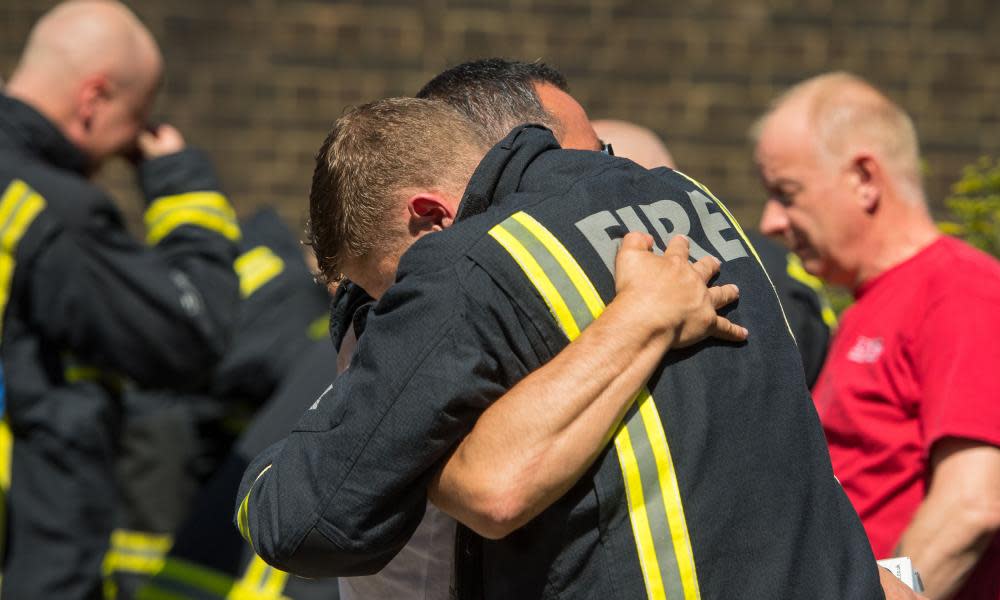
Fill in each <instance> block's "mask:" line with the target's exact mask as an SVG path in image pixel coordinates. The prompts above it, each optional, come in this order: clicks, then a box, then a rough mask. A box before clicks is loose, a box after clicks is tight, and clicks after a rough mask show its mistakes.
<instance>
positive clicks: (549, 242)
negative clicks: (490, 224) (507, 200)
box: [512, 212, 604, 319]
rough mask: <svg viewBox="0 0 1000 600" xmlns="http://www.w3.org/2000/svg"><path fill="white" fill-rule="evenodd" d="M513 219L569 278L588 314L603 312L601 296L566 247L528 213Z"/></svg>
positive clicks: (516, 215)
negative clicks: (535, 238) (528, 232)
mask: <svg viewBox="0 0 1000 600" xmlns="http://www.w3.org/2000/svg"><path fill="white" fill-rule="evenodd" d="M512 217H513V219H514V220H515V221H517V222H518V223H520V224H521V225H524V227H525V229H527V230H528V231H530V232H531V233H532V234H534V236H535V237H537V238H538V241H540V242H541V243H542V245H543V246H545V248H546V250H548V251H549V252H550V253H551V254H552V256H553V257H555V259H556V261H557V262H558V263H559V266H561V267H562V268H563V270H564V271H566V275H568V276H569V279H570V281H572V282H573V286H574V287H575V288H576V289H577V291H578V292H579V293H580V297H581V298H583V301H584V302H585V303H586V305H587V309H588V310H590V314H591V315H593V316H594V318H595V319H596V318H597V315H599V314H601V313H602V312H603V311H604V301H603V300H601V295H600V294H598V293H597V289H595V288H594V284H593V283H592V282H591V281H590V279H589V278H588V277H587V274H586V273H584V272H583V269H582V268H581V267H580V265H579V263H577V262H576V260H575V259H574V258H573V257H572V256H571V255H570V253H569V251H568V250H566V247H565V246H563V245H562V243H561V242H560V241H559V240H557V239H556V237H555V236H554V235H552V233H551V232H549V230H548V229H546V228H545V227H543V226H542V224H541V223H539V222H538V221H536V220H535V218H534V217H532V216H531V215H529V214H528V213H524V212H519V213H516V214H514V215H513V216H512Z"/></svg>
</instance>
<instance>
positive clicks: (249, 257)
mask: <svg viewBox="0 0 1000 600" xmlns="http://www.w3.org/2000/svg"><path fill="white" fill-rule="evenodd" d="M233 269H234V270H235V271H236V274H237V275H238V276H239V278H240V295H242V296H243V297H244V298H247V297H249V296H250V295H251V294H253V293H254V292H256V291H257V290H258V289H260V288H261V286H263V285H264V284H265V283H267V282H268V281H271V280H272V279H274V278H275V277H277V276H278V275H280V274H281V272H282V271H284V270H285V261H283V260H282V259H281V257H280V256H278V255H277V254H275V253H274V252H273V251H272V250H271V249H270V248H268V247H267V246H257V247H256V248H253V249H252V250H247V251H246V252H244V253H243V254H241V255H240V256H239V257H238V258H237V259H236V260H235V261H234V262H233Z"/></svg>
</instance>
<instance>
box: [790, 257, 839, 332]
mask: <svg viewBox="0 0 1000 600" xmlns="http://www.w3.org/2000/svg"><path fill="white" fill-rule="evenodd" d="M786 261H787V264H786V266H785V272H787V273H788V276H789V277H791V278H792V279H794V280H795V281H798V282H799V283H801V284H803V285H805V286H807V287H809V288H811V289H812V290H813V291H814V292H816V296H818V297H819V302H820V315H821V316H822V318H823V323H825V324H826V326H827V327H829V328H830V329H836V328H837V313H836V312H834V310H833V307H832V306H830V301H829V300H828V299H827V297H826V293H825V290H824V288H823V280H821V279H820V278H819V277H816V276H815V275H813V274H812V273H810V272H809V271H806V268H805V266H804V265H803V264H802V259H800V258H799V257H798V255H797V254H795V253H794V252H789V253H788V254H787V256H786Z"/></svg>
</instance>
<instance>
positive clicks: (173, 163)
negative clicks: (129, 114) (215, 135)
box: [138, 148, 220, 205]
mask: <svg viewBox="0 0 1000 600" xmlns="http://www.w3.org/2000/svg"><path fill="white" fill-rule="evenodd" d="M138 174H139V186H140V187H141V188H142V193H143V196H144V197H145V199H146V204H147V205H148V204H151V203H153V202H154V201H155V200H156V199H157V198H162V197H164V196H173V195H177V194H183V193H186V192H193V191H209V190H211V191H218V190H219V187H220V186H219V180H218V178H217V177H216V176H215V171H214V170H213V169H212V163H211V161H209V159H208V156H207V155H206V154H205V153H204V152H202V151H201V150H198V149H196V148H185V149H184V150H181V151H180V152H175V153H173V154H167V155H164V156H159V157H157V158H153V159H150V160H147V161H144V162H142V163H140V164H139V168H138Z"/></svg>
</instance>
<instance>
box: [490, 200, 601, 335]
mask: <svg viewBox="0 0 1000 600" xmlns="http://www.w3.org/2000/svg"><path fill="white" fill-rule="evenodd" d="M505 227H506V229H507V230H508V231H509V232H510V233H511V234H512V235H513V236H514V238H516V239H517V241H518V243H520V244H521V245H522V246H523V247H524V249H525V250H527V251H528V253H529V254H530V255H531V257H532V258H533V259H534V260H535V261H537V263H538V266H539V267H541V270H542V272H543V273H544V277H546V278H548V280H549V281H550V282H551V283H552V287H553V288H554V289H555V290H556V293H557V294H558V295H559V296H561V299H562V300H563V301H564V303H565V305H566V309H567V310H568V311H569V313H570V315H572V317H573V323H572V327H574V328H576V330H577V331H581V330H582V329H583V327H585V326H586V324H587V323H590V322H591V321H593V320H594V313H592V312H590V310H589V309H588V306H587V304H586V302H585V300H584V299H583V297H582V296H581V295H580V293H579V292H578V291H577V288H576V286H575V285H574V283H573V281H572V279H571V278H570V277H569V273H567V272H566V270H565V269H563V268H562V267H561V266H560V264H559V261H557V260H556V258H555V255H554V254H552V253H551V252H550V251H549V249H548V248H547V247H546V246H545V244H544V243H542V241H541V239H540V238H539V237H538V236H537V235H536V234H534V233H533V232H532V231H531V230H529V229H528V228H527V227H525V226H524V224H523V223H522V222H521V221H519V220H518V219H516V218H515V219H513V220H510V221H509V222H508V223H506V225H505ZM598 299H599V297H598ZM600 311H601V309H600V308H598V309H597V314H600Z"/></svg>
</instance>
